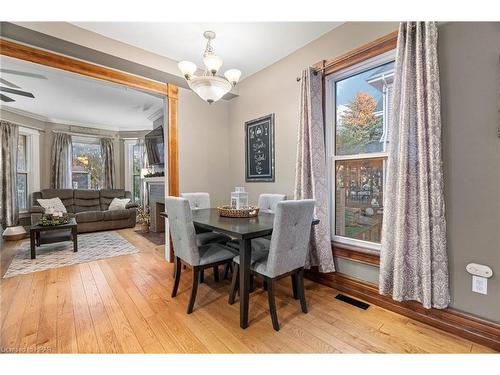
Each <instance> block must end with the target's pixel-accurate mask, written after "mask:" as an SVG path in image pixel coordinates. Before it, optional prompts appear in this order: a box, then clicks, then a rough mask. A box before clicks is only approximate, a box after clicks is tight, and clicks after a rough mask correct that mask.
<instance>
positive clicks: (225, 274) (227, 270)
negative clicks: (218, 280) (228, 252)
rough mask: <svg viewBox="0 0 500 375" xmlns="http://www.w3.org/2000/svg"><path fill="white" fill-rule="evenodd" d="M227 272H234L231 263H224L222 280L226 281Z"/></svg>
mask: <svg viewBox="0 0 500 375" xmlns="http://www.w3.org/2000/svg"><path fill="white" fill-rule="evenodd" d="M229 271H231V272H234V270H233V263H231V262H229V263H226V264H225V266H224V280H226V279H227V278H228V277H229Z"/></svg>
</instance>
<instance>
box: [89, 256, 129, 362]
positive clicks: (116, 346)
mask: <svg viewBox="0 0 500 375" xmlns="http://www.w3.org/2000/svg"><path fill="white" fill-rule="evenodd" d="M79 268H80V275H81V277H82V282H83V287H84V289H85V295H86V296H87V303H88V306H89V311H90V315H91V317H92V321H93V325H94V330H95V333H96V337H97V343H98V345H99V351H100V352H101V353H123V352H124V351H123V349H122V346H121V345H120V342H119V341H118V339H117V337H116V334H115V331H114V330H113V326H112V325H111V321H110V319H109V317H108V314H107V313H106V308H105V307H104V303H103V302H102V300H101V296H100V294H99V290H98V289H97V286H96V284H95V280H94V276H93V275H92V271H91V270H90V266H89V264H88V263H83V264H80V265H79Z"/></svg>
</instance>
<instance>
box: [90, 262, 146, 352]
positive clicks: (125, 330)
mask: <svg viewBox="0 0 500 375" xmlns="http://www.w3.org/2000/svg"><path fill="white" fill-rule="evenodd" d="M89 266H90V269H91V271H92V275H93V277H94V281H95V283H96V286H97V289H98V290H99V295H100V296H101V300H102V302H103V303H104V307H105V309H106V313H107V315H108V317H109V320H110V322H111V325H112V326H113V330H114V332H115V335H116V337H117V338H118V341H119V342H120V344H121V346H122V349H123V351H124V352H125V353H143V352H144V350H143V348H142V346H141V344H140V343H139V341H138V340H137V337H136V336H135V333H134V330H133V329H132V327H131V326H130V323H129V321H128V320H127V318H126V317H125V314H124V312H123V310H122V308H121V306H120V304H119V303H118V302H117V300H116V298H115V296H114V294H113V291H112V290H111V288H110V286H109V285H108V283H107V281H106V278H105V277H104V274H103V273H102V271H101V268H100V267H99V264H98V263H97V262H91V263H89Z"/></svg>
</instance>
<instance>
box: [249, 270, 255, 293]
mask: <svg viewBox="0 0 500 375" xmlns="http://www.w3.org/2000/svg"><path fill="white" fill-rule="evenodd" d="M254 291H255V284H254V277H253V274H250V293H252V292H254Z"/></svg>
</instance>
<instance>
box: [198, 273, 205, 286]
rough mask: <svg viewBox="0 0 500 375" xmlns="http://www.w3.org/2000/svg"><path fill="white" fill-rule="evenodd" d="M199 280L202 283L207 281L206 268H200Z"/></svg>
mask: <svg viewBox="0 0 500 375" xmlns="http://www.w3.org/2000/svg"><path fill="white" fill-rule="evenodd" d="M198 281H199V283H200V284H203V282H204V281H205V270H203V269H200V270H199V272H198Z"/></svg>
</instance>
